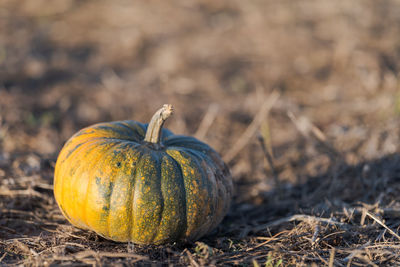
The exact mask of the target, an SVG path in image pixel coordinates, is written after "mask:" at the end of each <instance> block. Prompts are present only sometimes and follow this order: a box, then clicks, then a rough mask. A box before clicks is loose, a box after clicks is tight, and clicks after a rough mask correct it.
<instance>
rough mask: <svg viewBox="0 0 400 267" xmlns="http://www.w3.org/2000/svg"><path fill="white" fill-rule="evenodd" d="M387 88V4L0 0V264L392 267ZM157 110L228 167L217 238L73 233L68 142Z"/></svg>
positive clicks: (396, 60) (394, 111)
mask: <svg viewBox="0 0 400 267" xmlns="http://www.w3.org/2000/svg"><path fill="white" fill-rule="evenodd" d="M399 74H400V3H399V2H398V1H395V0H392V1H390V0H382V1H375V0H353V1H346V0H337V1H317V0H305V1H291V0H281V1H272V0H266V1H260V0H254V1H240V0H234V1H209V0H202V1H192V0H189V1H187V0H186V1H183V0H181V1H180V0H175V1H160V0H151V1H142V2H141V1H124V0H116V1H105V0H98V1H89V0H79V1H78V0H54V1H45V0H30V1H20V0H3V1H1V2H0V265H5V266H14V265H19V264H22V265H25V266H48V265H52V266H58V265H64V266H71V265H72V266H86V265H95V266H102V265H103V266H107V265H109V264H111V263H112V264H115V265H117V266H131V265H135V264H138V265H146V264H147V265H171V266H177V265H183V266H186V265H193V266H200V265H206V266H213V265H215V266H217V265H218V266H222V265H240V266H267V267H272V266H289V265H290V266H310V265H311V266H312V265H316V266H324V265H325V266H395V265H400V256H399V255H400V237H399V235H398V234H397V232H398V228H399V227H400V220H399V219H398V218H399V217H400V154H399V152H400V147H399V138H400V125H399V123H400V120H399V116H400V91H399V85H400V83H399ZM164 103H171V104H173V105H174V107H175V110H176V112H175V115H174V116H173V117H172V118H171V119H170V120H169V121H168V122H167V127H168V128H169V129H171V130H172V131H174V132H175V133H179V134H187V135H194V136H196V137H198V138H199V139H201V140H203V141H205V142H207V143H209V144H210V145H211V146H213V147H214V148H215V149H216V150H217V151H219V152H220V153H221V155H223V157H224V159H225V160H226V161H227V162H228V164H229V166H230V168H231V171H232V174H233V178H234V182H235V189H236V194H235V198H234V205H233V207H232V208H231V211H230V213H229V214H228V216H227V217H226V218H225V220H224V221H223V223H222V224H221V225H220V226H219V228H218V229H217V230H216V231H215V232H213V233H211V234H209V235H208V236H206V237H204V238H202V239H201V240H199V241H198V242H196V243H194V244H171V245H168V246H157V247H153V246H138V245H133V244H121V243H114V242H111V241H108V240H105V239H103V238H101V237H99V236H97V235H96V234H94V233H91V232H87V231H82V230H79V229H77V228H74V227H73V226H71V225H70V224H69V223H68V222H67V221H66V220H65V219H64V218H63V216H62V215H61V213H60V211H59V210H58V208H57V205H56V203H55V200H54V197H53V192H52V183H53V181H52V179H53V170H54V163H55V160H56V158H57V153H58V152H59V150H60V149H61V147H62V145H63V143H64V142H65V141H66V140H67V139H68V138H69V137H70V136H71V135H72V134H73V133H74V132H76V131H77V130H79V129H80V128H82V127H84V126H88V125H90V124H93V123H96V122H101V121H111V120H124V119H133V120H138V121H142V122H146V121H148V120H149V119H150V117H151V114H152V113H153V112H154V111H155V110H156V109H157V108H159V107H160V106H161V105H162V104H164ZM271 106H272V108H271ZM270 108H271V109H270Z"/></svg>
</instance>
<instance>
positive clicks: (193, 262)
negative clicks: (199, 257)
mask: <svg viewBox="0 0 400 267" xmlns="http://www.w3.org/2000/svg"><path fill="white" fill-rule="evenodd" d="M185 250H186V255H187V256H188V258H189V261H190V263H191V264H192V265H193V266H195V267H200V265H199V264H198V263H197V262H196V261H195V260H194V259H193V256H192V253H190V251H189V250H187V249H185Z"/></svg>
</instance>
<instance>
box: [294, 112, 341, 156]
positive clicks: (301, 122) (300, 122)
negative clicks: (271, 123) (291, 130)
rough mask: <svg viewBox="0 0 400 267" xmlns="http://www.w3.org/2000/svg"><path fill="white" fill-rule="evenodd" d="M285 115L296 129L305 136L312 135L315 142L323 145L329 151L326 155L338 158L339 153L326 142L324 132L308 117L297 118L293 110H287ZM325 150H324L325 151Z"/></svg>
mask: <svg viewBox="0 0 400 267" xmlns="http://www.w3.org/2000/svg"><path fill="white" fill-rule="evenodd" d="M287 115H288V117H289V119H290V120H291V121H292V122H293V124H294V125H295V126H296V128H297V130H298V131H299V132H300V133H301V134H302V135H303V136H304V137H305V138H307V139H308V138H310V136H311V137H313V138H314V139H315V140H317V142H318V143H319V144H320V145H321V146H322V147H324V148H325V149H326V150H327V151H329V153H327V154H328V156H329V157H330V158H332V155H333V157H334V158H336V159H338V158H339V159H340V158H341V155H340V153H339V152H338V151H337V150H336V149H335V148H334V147H333V146H332V145H331V144H330V143H329V142H328V140H327V138H326V136H325V134H324V133H323V132H322V131H321V130H320V129H319V128H318V127H317V126H315V125H314V124H313V123H312V122H311V121H310V120H309V119H308V118H306V117H301V118H300V119H298V118H297V117H296V116H295V115H294V114H293V112H291V111H288V112H287ZM325 152H326V151H325Z"/></svg>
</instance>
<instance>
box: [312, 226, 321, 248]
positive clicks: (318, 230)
mask: <svg viewBox="0 0 400 267" xmlns="http://www.w3.org/2000/svg"><path fill="white" fill-rule="evenodd" d="M320 230H321V228H320V227H319V225H318V224H317V226H315V231H314V234H313V236H312V238H311V246H314V245H315V242H316V241H317V239H318V235H319V232H320Z"/></svg>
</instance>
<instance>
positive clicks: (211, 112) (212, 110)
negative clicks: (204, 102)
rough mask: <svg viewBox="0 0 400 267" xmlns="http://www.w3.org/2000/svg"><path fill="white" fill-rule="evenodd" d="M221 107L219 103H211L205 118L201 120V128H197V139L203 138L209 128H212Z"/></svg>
mask: <svg viewBox="0 0 400 267" xmlns="http://www.w3.org/2000/svg"><path fill="white" fill-rule="evenodd" d="M218 110H219V107H218V105H217V104H215V103H214V104H211V105H210V106H209V107H208V109H207V112H206V114H205V115H204V117H203V120H202V121H201V123H200V125H199V128H198V129H197V131H196V133H195V134H194V136H195V137H196V138H197V139H203V138H204V137H205V136H206V134H207V132H208V129H210V127H211V125H212V123H213V122H214V120H215V118H216V117H217V114H218Z"/></svg>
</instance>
